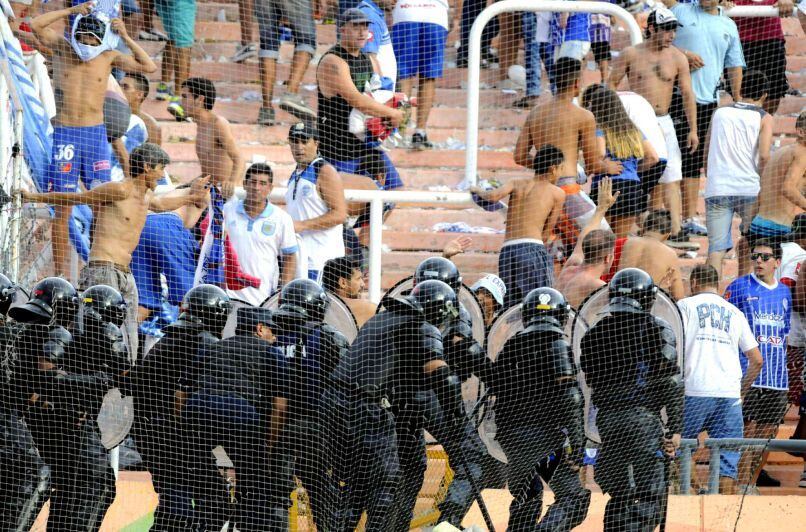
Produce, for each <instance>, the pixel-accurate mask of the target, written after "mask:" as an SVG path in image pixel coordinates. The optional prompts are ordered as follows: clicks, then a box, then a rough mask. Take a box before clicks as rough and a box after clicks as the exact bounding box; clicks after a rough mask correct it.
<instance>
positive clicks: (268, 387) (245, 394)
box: [182, 308, 289, 532]
mask: <svg viewBox="0 0 806 532" xmlns="http://www.w3.org/2000/svg"><path fill="white" fill-rule="evenodd" d="M264 314H268V316H262V315H264ZM270 314H271V311H269V310H268V309H262V308H241V309H239V311H238V328H237V329H236V331H235V336H233V337H231V338H227V339H225V340H222V341H221V342H219V343H218V344H216V345H215V346H214V347H213V348H212V349H210V350H208V351H206V352H205V353H204V358H199V359H198V360H197V361H196V362H195V363H194V364H193V371H194V372H195V374H196V375H194V376H190V377H189V381H190V382H189V384H188V386H187V390H188V392H191V393H192V395H191V396H190V399H189V400H188V402H187V405H186V406H185V409H184V411H183V414H182V416H183V418H184V419H185V420H186V422H187V423H188V425H189V427H190V428H191V430H193V431H195V432H196V433H197V434H198V435H199V436H200V439H201V442H202V444H203V446H204V448H206V449H212V448H214V447H216V446H218V445H221V446H222V447H223V448H224V450H225V451H226V453H227V456H228V457H229V458H230V460H231V461H232V463H233V465H234V466H235V470H236V475H237V494H238V503H237V505H236V512H235V515H234V516H233V518H232V519H231V520H230V521H231V523H234V524H235V526H236V528H237V529H238V530H243V531H262V532H284V531H285V530H287V529H288V507H287V504H285V503H284V502H283V501H282V499H285V501H287V500H288V495H289V494H288V492H286V493H282V494H277V493H272V490H271V487H272V486H270V483H273V482H274V481H275V478H273V477H272V476H271V473H270V470H269V463H270V461H269V449H268V445H267V436H268V434H269V419H270V415H271V411H272V402H273V399H275V398H286V397H288V395H289V390H288V388H289V382H288V368H287V364H286V362H285V359H284V358H283V355H282V352H281V351H280V350H279V349H277V348H275V347H273V346H272V345H271V344H270V343H269V342H267V341H265V340H263V339H261V338H258V337H257V336H255V327H256V326H257V324H258V323H269V322H270V320H271V316H270ZM261 316H262V317H261Z"/></svg>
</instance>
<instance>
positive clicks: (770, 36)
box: [733, 0, 784, 42]
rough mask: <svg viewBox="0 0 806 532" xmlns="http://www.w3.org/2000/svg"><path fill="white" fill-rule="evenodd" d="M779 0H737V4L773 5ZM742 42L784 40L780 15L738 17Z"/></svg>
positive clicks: (737, 25)
mask: <svg viewBox="0 0 806 532" xmlns="http://www.w3.org/2000/svg"><path fill="white" fill-rule="evenodd" d="M776 1H777V0H736V5H737V6H772V5H775V2H776ZM733 21H734V22H735V23H736V27H737V28H738V29H739V40H740V41H741V42H751V41H783V40H784V30H783V29H782V28H781V19H780V18H779V17H736V18H735V19H733Z"/></svg>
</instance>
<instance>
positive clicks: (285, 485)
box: [274, 279, 349, 530]
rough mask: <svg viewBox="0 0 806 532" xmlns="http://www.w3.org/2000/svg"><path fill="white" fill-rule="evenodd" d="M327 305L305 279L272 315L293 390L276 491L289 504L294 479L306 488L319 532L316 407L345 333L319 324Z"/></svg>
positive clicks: (286, 292) (322, 520) (288, 289)
mask: <svg viewBox="0 0 806 532" xmlns="http://www.w3.org/2000/svg"><path fill="white" fill-rule="evenodd" d="M329 304H330V300H329V299H328V296H327V294H326V293H325V291H324V289H323V288H322V287H321V286H319V285H318V284H317V283H315V282H314V281H311V280H309V279H296V280H294V281H291V282H290V283H288V284H286V285H285V286H284V287H283V289H282V291H281V292H280V306H279V308H278V309H277V312H276V313H275V315H274V319H275V322H276V323H277V326H278V331H279V334H278V337H277V345H278V347H279V348H280V349H281V350H283V352H284V355H285V358H286V360H287V361H288V366H289V374H290V380H291V385H290V388H291V390H293V393H291V395H290V397H289V404H288V420H287V422H286V426H285V429H284V431H283V434H282V437H281V442H280V454H281V456H282V458H281V459H280V460H281V463H279V464H277V465H278V466H280V467H281V472H280V475H279V479H280V484H279V486H278V489H281V490H283V491H284V494H283V495H284V497H285V501H288V494H289V493H290V492H291V491H293V489H294V481H293V476H294V475H296V477H297V478H298V479H299V480H300V481H301V483H302V485H303V486H304V487H305V491H306V493H307V496H308V500H309V502H310V507H311V510H312V512H313V517H314V521H315V522H316V524H317V526H318V527H320V529H323V530H328V528H327V526H326V523H327V516H326V515H325V514H324V508H325V505H326V503H325V502H324V501H323V500H322V497H323V495H322V493H321V489H322V486H324V485H325V480H324V476H325V474H326V472H325V470H324V468H323V466H322V463H323V459H322V457H321V445H319V444H317V442H318V441H319V440H320V439H321V437H322V429H321V411H320V408H319V403H320V399H321V396H322V391H323V390H324V388H325V385H326V383H327V381H328V379H329V377H330V374H331V372H332V371H333V369H334V368H335V367H336V365H337V364H338V362H339V360H340V359H341V358H342V357H343V356H344V354H345V353H346V352H347V349H348V347H349V342H348V341H347V339H346V338H345V337H344V335H342V334H341V333H340V332H339V331H337V330H336V329H334V328H333V327H331V326H330V325H328V324H326V323H325V322H324V320H325V313H326V312H327V310H328V307H329Z"/></svg>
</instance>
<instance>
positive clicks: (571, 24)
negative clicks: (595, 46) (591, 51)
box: [564, 13, 591, 42]
mask: <svg viewBox="0 0 806 532" xmlns="http://www.w3.org/2000/svg"><path fill="white" fill-rule="evenodd" d="M590 24H591V16H590V13H571V14H570V15H568V22H567V23H566V24H565V38H564V40H565V41H588V42H589V41H590V40H591V38H590V34H589V33H588V31H589V28H590Z"/></svg>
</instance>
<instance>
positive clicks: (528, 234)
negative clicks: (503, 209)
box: [505, 179, 565, 240]
mask: <svg viewBox="0 0 806 532" xmlns="http://www.w3.org/2000/svg"><path fill="white" fill-rule="evenodd" d="M564 201H565V192H563V191H562V190H561V189H560V188H559V187H557V186H555V185H552V184H551V183H549V182H548V181H546V180H545V179H516V180H515V181H514V182H513V189H512V192H511V193H510V195H509V204H508V208H507V229H506V237H505V238H506V240H514V239H517V238H533V239H536V240H544V239H545V234H544V233H545V228H547V227H548V228H551V227H552V226H553V225H554V223H553V222H552V221H551V218H553V219H554V221H556V219H557V217H558V216H559V213H560V210H561V209H562V206H563V202H564ZM547 222H548V223H547Z"/></svg>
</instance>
